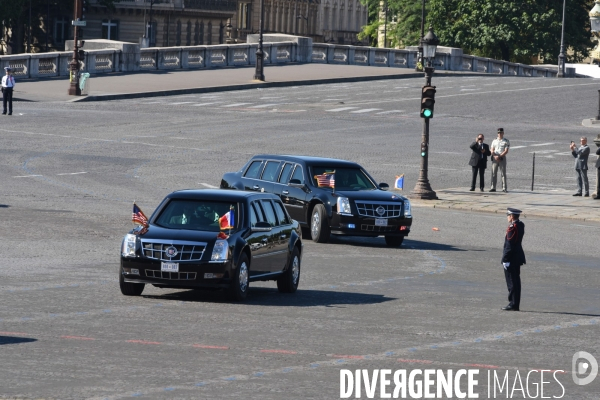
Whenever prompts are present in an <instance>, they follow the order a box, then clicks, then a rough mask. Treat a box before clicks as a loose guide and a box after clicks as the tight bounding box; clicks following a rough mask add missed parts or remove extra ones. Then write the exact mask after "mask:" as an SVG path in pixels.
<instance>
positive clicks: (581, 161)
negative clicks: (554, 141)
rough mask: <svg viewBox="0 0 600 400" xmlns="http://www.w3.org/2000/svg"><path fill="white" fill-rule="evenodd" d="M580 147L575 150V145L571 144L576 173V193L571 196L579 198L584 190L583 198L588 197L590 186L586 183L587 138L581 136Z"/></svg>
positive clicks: (588, 148) (588, 149)
mask: <svg viewBox="0 0 600 400" xmlns="http://www.w3.org/2000/svg"><path fill="white" fill-rule="evenodd" d="M580 141H581V146H580V147H579V148H577V146H575V143H573V142H571V146H570V148H571V154H573V157H575V171H577V193H575V194H574V195H573V196H581V195H582V192H583V189H584V188H585V195H584V196H585V197H589V196H590V184H589V182H588V177H587V172H588V165H587V162H588V157H589V155H590V147H589V146H588V145H587V138H586V137H585V136H582V137H581V139H580Z"/></svg>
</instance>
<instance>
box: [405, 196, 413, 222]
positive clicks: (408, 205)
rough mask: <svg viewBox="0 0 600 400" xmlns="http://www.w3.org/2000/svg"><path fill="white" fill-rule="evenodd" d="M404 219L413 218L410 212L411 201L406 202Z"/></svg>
mask: <svg viewBox="0 0 600 400" xmlns="http://www.w3.org/2000/svg"><path fill="white" fill-rule="evenodd" d="M404 217H405V218H411V217H412V215H411V212H410V201H409V200H404Z"/></svg>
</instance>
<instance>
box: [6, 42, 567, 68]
mask: <svg viewBox="0 0 600 400" xmlns="http://www.w3.org/2000/svg"><path fill="white" fill-rule="evenodd" d="M267 36H268V35H267ZM290 37H291V36H289V35H286V36H285V37H280V38H279V39H280V40H282V41H277V40H273V41H272V42H271V41H269V42H266V40H268V37H267V38H266V39H265V43H263V51H264V53H265V58H264V64H265V65H269V64H286V63H298V62H300V63H303V62H309V63H324V64H344V65H364V66H377V67H389V68H413V69H414V68H415V66H416V63H417V49H416V47H407V48H406V49H383V48H374V47H364V46H348V45H337V44H326V43H312V41H311V40H310V39H309V38H298V39H300V40H297V39H295V40H290ZM291 38H294V37H291ZM90 42H94V41H93V40H91V41H90ZM98 42H100V41H98ZM104 42H107V41H104ZM114 43H117V44H118V43H122V44H123V42H114ZM96 44H97V45H98V43H96ZM86 45H87V44H86ZM257 46H258V44H257V43H244V44H228V45H216V46H181V47H154V48H142V49H140V48H139V46H137V45H135V44H131V43H127V44H123V45H121V46H119V45H115V46H114V48H104V49H88V50H84V58H83V60H82V65H83V72H89V73H90V74H102V73H110V72H131V71H148V70H174V69H202V68H221V67H243V66H252V65H255V63H256V50H257ZM90 47H94V46H90ZM97 47H99V46H96V48H97ZM132 49H133V50H132ZM72 56H73V53H72V52H71V51H65V52H55V53H41V54H16V55H7V56H0V69H1V68H4V67H8V66H10V67H11V68H12V69H13V74H14V75H15V76H16V77H20V78H45V77H54V76H68V75H69V62H70V61H71V58H72ZM434 67H435V68H436V70H437V71H471V72H478V73H486V74H495V75H512V76H532V77H535V76H542V77H555V76H556V73H557V70H556V69H551V68H545V67H538V66H534V65H527V64H518V63H511V62H506V61H500V60H494V59H490V58H484V57H477V56H471V55H466V54H463V52H462V50H461V49H457V48H451V47H443V46H439V47H438V51H437V53H436V57H435V60H434Z"/></svg>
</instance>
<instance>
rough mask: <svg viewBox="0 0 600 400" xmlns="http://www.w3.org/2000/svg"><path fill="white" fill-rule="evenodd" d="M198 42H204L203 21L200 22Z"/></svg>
mask: <svg viewBox="0 0 600 400" xmlns="http://www.w3.org/2000/svg"><path fill="white" fill-rule="evenodd" d="M198 44H204V21H202V22H200V32H199V33H198Z"/></svg>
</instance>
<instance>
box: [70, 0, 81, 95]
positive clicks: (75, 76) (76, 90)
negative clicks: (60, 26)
mask: <svg viewBox="0 0 600 400" xmlns="http://www.w3.org/2000/svg"><path fill="white" fill-rule="evenodd" d="M81 1H82V0H75V10H74V18H73V58H72V59H71V62H70V63H69V71H70V79H69V82H70V85H69V91H68V94H69V95H70V96H81V88H80V87H79V67H80V63H79V38H78V36H77V32H78V31H79V26H78V25H77V23H79V21H80V20H81V16H82V15H83V10H82V4H81Z"/></svg>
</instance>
